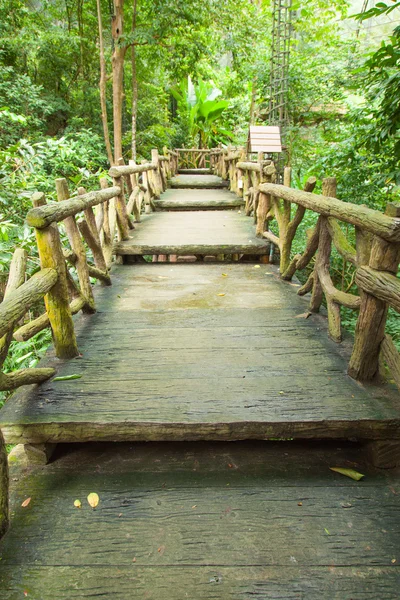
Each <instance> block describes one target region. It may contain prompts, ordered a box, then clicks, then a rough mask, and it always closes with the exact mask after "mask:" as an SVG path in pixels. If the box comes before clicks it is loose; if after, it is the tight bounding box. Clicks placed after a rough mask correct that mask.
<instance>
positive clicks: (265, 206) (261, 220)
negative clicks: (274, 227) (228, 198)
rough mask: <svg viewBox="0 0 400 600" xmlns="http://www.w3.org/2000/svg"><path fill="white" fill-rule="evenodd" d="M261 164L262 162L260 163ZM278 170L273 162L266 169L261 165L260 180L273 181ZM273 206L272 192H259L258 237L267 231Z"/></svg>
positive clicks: (262, 181)
mask: <svg viewBox="0 0 400 600" xmlns="http://www.w3.org/2000/svg"><path fill="white" fill-rule="evenodd" d="M260 164H261V163H260ZM275 174H276V170H275V165H274V164H271V165H269V166H268V167H266V168H265V169H263V167H262V166H261V172H260V182H261V183H264V181H265V182H268V183H270V182H272V180H273V179H274V178H275ZM270 208H271V196H270V194H265V193H264V192H260V193H259V198H258V206H257V226H256V235H257V237H263V233H264V231H265V223H266V220H267V214H268V212H269V210H270Z"/></svg>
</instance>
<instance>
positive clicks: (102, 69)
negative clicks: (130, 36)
mask: <svg viewBox="0 0 400 600" xmlns="http://www.w3.org/2000/svg"><path fill="white" fill-rule="evenodd" d="M97 19H98V24H99V44H100V82H99V87H100V106H101V120H102V123H103V131H104V143H105V145H106V151H107V157H108V162H109V163H110V166H112V165H113V164H114V161H113V153H112V148H111V142H110V132H109V130H108V119H107V103H106V81H107V76H106V59H105V56H104V40H103V22H102V18H101V5H100V0H97Z"/></svg>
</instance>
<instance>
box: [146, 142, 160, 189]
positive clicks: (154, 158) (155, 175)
mask: <svg viewBox="0 0 400 600" xmlns="http://www.w3.org/2000/svg"><path fill="white" fill-rule="evenodd" d="M151 162H152V164H153V165H155V167H156V168H155V169H154V171H149V173H151V179H152V180H153V186H154V192H155V196H156V198H159V197H160V195H161V190H162V184H161V181H160V173H159V168H160V159H159V157H158V150H157V148H153V150H152V151H151Z"/></svg>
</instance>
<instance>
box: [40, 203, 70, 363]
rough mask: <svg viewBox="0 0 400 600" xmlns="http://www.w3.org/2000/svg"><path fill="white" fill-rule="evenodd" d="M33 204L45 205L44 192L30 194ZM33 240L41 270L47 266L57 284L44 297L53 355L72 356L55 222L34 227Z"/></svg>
mask: <svg viewBox="0 0 400 600" xmlns="http://www.w3.org/2000/svg"><path fill="white" fill-rule="evenodd" d="M32 203H33V206H35V207H36V206H43V205H44V204H46V200H45V197H44V194H42V193H40V192H37V193H35V194H33V196H32ZM36 241H37V245H38V250H39V257H40V264H41V267H42V269H45V268H47V267H49V268H51V269H55V270H56V271H57V273H58V280H57V283H55V284H54V286H53V287H52V288H51V290H50V291H49V292H48V294H46V296H45V297H44V301H45V305H46V311H47V314H48V317H49V321H50V325H51V331H52V334H53V342H54V348H55V351H56V356H58V358H75V356H78V354H79V351H78V346H77V343H76V337H75V330H74V323H73V321H72V315H71V310H70V307H69V298H68V284H67V276H66V266H65V260H64V255H63V251H62V247H61V241H60V233H59V231H58V227H57V223H52V224H51V225H49V226H48V227H45V228H44V229H36Z"/></svg>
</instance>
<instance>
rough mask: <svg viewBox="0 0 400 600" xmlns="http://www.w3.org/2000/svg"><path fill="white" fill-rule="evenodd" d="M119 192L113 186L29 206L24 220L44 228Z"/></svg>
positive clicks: (36, 226)
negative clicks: (63, 199) (53, 201)
mask: <svg viewBox="0 0 400 600" xmlns="http://www.w3.org/2000/svg"><path fill="white" fill-rule="evenodd" d="M120 192H121V188H120V187H118V186H113V187H110V188H107V189H105V190H98V191H95V192H88V193H87V194H84V195H82V196H78V197H75V198H71V199H70V200H65V201H64V202H60V203H59V204H46V205H45V206H38V207H37V208H31V210H30V211H29V212H28V214H27V215H26V222H27V223H28V225H30V226H31V227H35V228H36V229H44V228H45V227H48V226H49V225H50V224H51V223H58V222H59V221H63V220H64V219H66V218H67V217H73V216H74V215H76V214H78V213H80V212H83V211H84V210H86V209H87V208H90V207H91V206H96V205H97V204H102V203H103V202H106V201H107V200H111V198H115V197H116V196H118V195H119V194H120Z"/></svg>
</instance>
